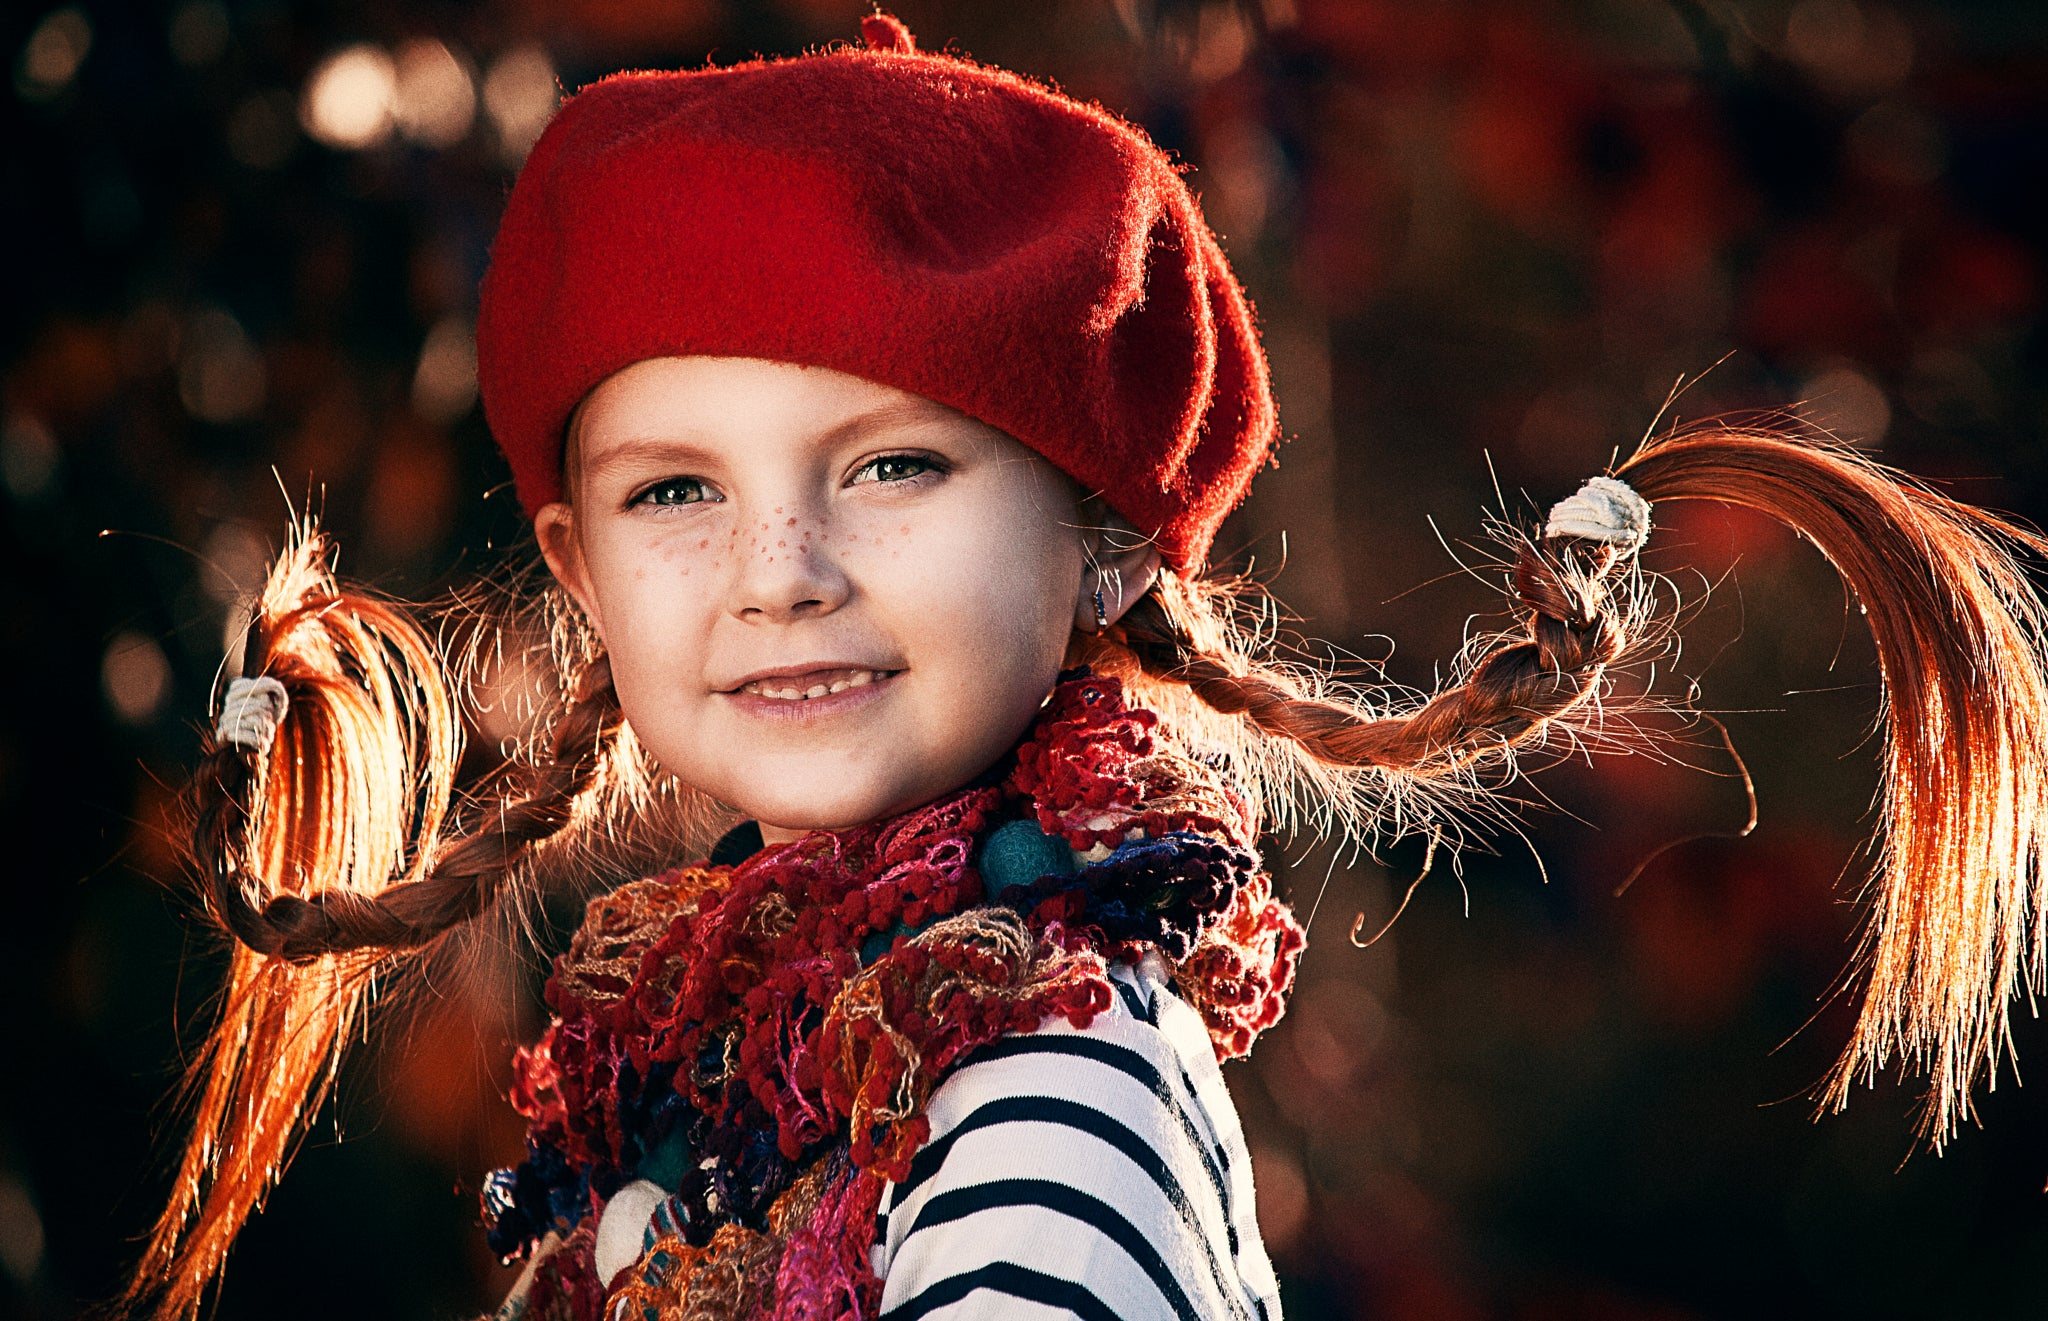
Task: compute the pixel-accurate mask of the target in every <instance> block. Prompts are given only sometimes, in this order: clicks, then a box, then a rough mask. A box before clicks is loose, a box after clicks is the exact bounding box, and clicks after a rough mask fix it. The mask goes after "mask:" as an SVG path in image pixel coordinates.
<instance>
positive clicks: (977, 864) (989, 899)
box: [484, 670, 1303, 1321]
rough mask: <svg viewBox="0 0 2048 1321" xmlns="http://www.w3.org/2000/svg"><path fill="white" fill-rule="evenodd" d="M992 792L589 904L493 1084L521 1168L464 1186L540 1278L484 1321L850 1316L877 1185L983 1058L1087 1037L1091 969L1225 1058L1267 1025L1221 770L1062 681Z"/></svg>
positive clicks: (871, 1307) (865, 1296)
mask: <svg viewBox="0 0 2048 1321" xmlns="http://www.w3.org/2000/svg"><path fill="white" fill-rule="evenodd" d="M996 770H997V773H996V774H995V775H993V776H992V777H989V780H988V781H987V782H982V783H977V784H975V785H970V786H968V787H966V788H963V789H960V790H958V791H956V792H954V793H952V794H949V795H946V796H944V797H942V798H939V799H936V800H934V801H933V802H931V803H929V804H926V805H925V806H923V807H921V808H918V809H916V810H914V811H912V812H909V813H906V814H904V815H903V816H901V817H897V818H892V819H890V820H887V821H881V822H874V823H870V824H868V825H865V826H860V827H855V828H851V829H847V830H842V831H813V832H811V833H810V834H808V835H805V836H803V837H801V838H799V839H797V840H793V841H790V842H788V843H785V844H780V845H775V846H771V847H767V848H764V849H762V850H761V851H759V852H758V853H756V854H754V855H753V856H752V857H750V858H748V859H746V860H745V861H744V862H741V863H739V864H738V865H730V864H713V863H709V862H706V863H701V864H696V865H692V866H687V867H680V868H676V869H673V870H671V871H669V872H667V873H664V874H662V875H660V876H655V877H650V878H648V879H646V880H643V881H636V882H633V883H630V884H628V885H626V886H622V887H621V888H619V889H618V890H615V891H613V892H611V893H610V894H607V895H604V896H601V897H600V898H598V899H597V900H595V901H593V902H592V904H591V906H590V909H589V911H588V913H587V914H586V916H585V919H584V922H583V925H582V927H581V928H580V929H579V930H578V932H577V933H576V936H575V938H574V939H573V940H572V942H571V944H570V948H569V950H568V952H567V953H565V954H564V955H563V957H562V958H561V959H559V960H558V961H557V962H556V965H555V970H554V975H553V976H552V977H551V978H550V979H549V982H548V987H547V998H548V1003H549V1005H550V1007H551V1008H552V1009H553V1011H554V1015H553V1019H552V1021H551V1023H550V1025H549V1027H548V1030H547V1032H546V1034H545V1035H544V1036H543V1037H542V1039H541V1040H540V1042H538V1043H537V1044H536V1045H534V1046H533V1047H530V1048H527V1049H523V1050H521V1051H520V1052H519V1054H518V1056H517V1058H516V1061H515V1067H514V1073H515V1079H516V1080H515V1083H514V1087H513V1102H514V1105H515V1106H516V1107H517V1109H518V1110H519V1111H520V1113H521V1114H523V1115H525V1116H526V1117H527V1119H528V1121H529V1129H528V1143H527V1158H526V1160H525V1161H524V1162H522V1163H521V1164H520V1165H518V1166H516V1167H512V1168H510V1169H506V1170H501V1171H497V1172H495V1173H494V1174H493V1175H492V1176H491V1177H490V1179H489V1180H487V1182H486V1187H485V1196H484V1204H485V1215H486V1219H487V1220H488V1221H489V1222H490V1224H491V1232H490V1239H491V1243H492V1246H493V1247H494V1248H495V1249H496V1250H497V1251H498V1252H500V1253H501V1254H503V1255H504V1256H505V1257H506V1258H508V1259H510V1258H516V1257H521V1256H528V1255H531V1256H533V1257H534V1258H535V1262H536V1268H535V1270H534V1271H533V1272H532V1273H531V1276H530V1279H529V1282H528V1283H527V1284H526V1285H524V1286H523V1290H524V1291H523V1293H522V1294H521V1295H520V1296H518V1297H516V1298H514V1299H512V1300H508V1309H507V1310H505V1311H502V1312H501V1313H500V1315H504V1316H519V1317H522V1318H524V1321H595V1318H597V1317H599V1316H604V1317H614V1318H616V1317H625V1318H631V1321H643V1319H644V1321H666V1319H667V1318H671V1317H685V1316H687V1317H696V1316H707V1317H708V1316H719V1317H776V1318H788V1319H792V1321H793V1319H794V1318H798V1317H806V1318H809V1317H816V1318H825V1317H831V1318H839V1319H842V1321H852V1319H854V1318H861V1317H870V1316H873V1315H874V1314H875V1310H876V1305H877V1303H878V1301H879V1299H880V1297H881V1291H882V1282H881V1281H880V1280H879V1279H878V1278H876V1277H875V1276H874V1274H873V1273H872V1270H871V1268H870V1266H869V1264H868V1263H869V1262H870V1260H871V1249H872V1247H873V1244H874V1242H875V1235H876V1232H877V1229H878V1224H877V1219H876V1213H877V1208H878V1206H879V1205H880V1203H881V1199H882V1195H883V1190H884V1184H885V1182H889V1181H897V1182H900V1181H902V1180H903V1179H904V1178H905V1177H906V1176H907V1174H908V1172H909V1170H910V1167H911V1161H912V1158H913V1156H914V1155H915V1154H916V1153H917V1151H918V1149H919V1147H920V1145H921V1144H922V1143H924V1142H925V1141H926V1139H927V1138H928V1137H929V1136H930V1132H931V1128H930V1121H929V1119H928V1118H927V1117H926V1116H925V1114H924V1106H925V1103H926V1101H927V1100H928V1099H929V1098H930V1096H931V1094H932V1092H933V1090H934V1088H935V1087H936V1086H937V1085H938V1083H939V1082H940V1081H941V1079H942V1078H943V1077H944V1076H945V1075H946V1074H947V1073H948V1071H949V1070H950V1069H952V1068H953V1067H955V1066H956V1065H958V1064H959V1063H960V1062H961V1061H962V1060H964V1059H966V1058H968V1057H969V1056H970V1055H971V1054H972V1053H973V1052H974V1051H976V1050H977V1049H979V1048H981V1047H984V1046H987V1045H989V1044H990V1043H992V1042H995V1041H996V1040H997V1039H998V1038H1000V1037H1002V1036H1004V1035H1005V1034H1011V1033H1030V1032H1032V1031H1034V1030H1036V1029H1038V1028H1039V1027H1040V1026H1041V1025H1043V1024H1044V1023H1046V1022H1048V1021H1052V1020H1056V1019H1064V1020H1066V1021H1067V1022H1069V1023H1071V1024H1073V1025H1074V1026H1075V1027H1077V1028H1085V1027H1086V1026H1087V1025H1088V1023H1089V1021H1090V1020H1091V1019H1092V1018H1093V1016H1094V1015H1096V1014H1098V1013H1101V1012H1103V1011H1104V1010H1106V1009H1107V1008H1108V1006H1109V1004H1110V1002H1111V999H1112V997H1113V994H1114V992H1113V989H1112V982H1111V978H1110V968H1111V967H1112V966H1113V965H1117V964H1125V965H1131V966H1136V965H1138V964H1140V963H1143V962H1144V961H1145V960H1147V959H1148V958H1153V957H1156V958H1158V959H1159V960H1161V961H1162V964H1161V966H1163V967H1164V968H1165V969H1166V970H1167V972H1168V974H1169V975H1170V976H1171V978H1172V980H1173V984H1174V987H1175V989H1176V990H1177V992H1178V994H1179V995H1180V997H1181V998H1182V999H1183V1000H1185V1001H1186V1003H1187V1004H1188V1005H1190V1006H1192V1007H1193V1009H1194V1011H1195V1012H1197V1013H1198V1014H1199V1016H1200V1018H1201V1021H1202V1023H1203V1025H1205V1026H1206V1028H1207V1030H1208V1036H1209V1039H1210V1044H1211V1045H1212V1046H1213V1048H1214V1051H1215V1054H1216V1056H1217V1058H1219V1059H1230V1058H1234V1057H1236V1056H1240V1055H1243V1054H1245V1053H1247V1052H1248V1051H1249V1050H1250V1049H1251V1047H1252V1043H1253V1041H1254V1040H1255V1039H1256V1037H1257V1036H1258V1035H1259V1034H1260V1033H1261V1032H1263V1031H1264V1030H1265V1029H1266V1028H1268V1027H1270V1026H1271V1025H1272V1024H1273V1023H1274V1022H1276V1021H1278V1019H1279V1018H1280V1016H1281V1014H1282V1013H1283V1012H1284V1009H1285V1005H1286V999H1287V994H1288V992H1289V990H1290V988H1291V986H1292V983H1293V980H1294V971H1295V966H1296V962H1297V960H1298V958H1299V956H1300V953H1301V950H1302V945H1303V936H1302V931H1301V928H1300V926H1299V925H1298V924H1297V923H1296V922H1295V920H1294V917H1293V915H1292V913H1291V912H1290V911H1289V910H1288V908H1287V905H1286V904H1285V903H1283V902H1282V901H1281V900H1280V899H1279V898H1278V897H1277V896H1276V895H1275V894H1274V892H1273V888H1272V882H1271V878H1270V877H1269V876H1268V875H1267V874H1266V872H1265V871H1264V869H1263V867H1262V866H1261V864H1260V861H1259V858H1258V855H1257V853H1256V852H1255V850H1254V838H1253V837H1254V834H1255V830H1254V825H1253V822H1252V820H1251V818H1250V815H1249V813H1248V811H1247V808H1246V806H1245V803H1244V800H1243V797H1242V795H1241V794H1239V793H1237V792H1236V790H1235V789H1234V788H1233V787H1232V786H1231V785H1230V784H1229V782H1228V781H1227V780H1226V779H1225V778H1224V777H1223V776H1222V774H1221V772H1220V771H1218V770H1217V769H1216V768H1215V766H1213V765H1212V764H1211V763H1210V762H1208V761H1207V760H1205V759H1203V758H1201V757H1200V756H1198V755H1197V754H1195V753H1194V752H1193V751H1192V750H1191V749H1189V748H1188V747H1186V746H1185V745H1184V744H1182V743H1181V741H1180V740H1179V739H1178V738H1177V737H1176V736H1175V735H1174V733H1173V731H1172V730H1171V729H1170V728H1169V727H1167V726H1165V725H1164V724H1162V722H1161V721H1160V720H1159V718H1158V716H1157V715H1156V714H1155V713H1153V712H1151V711H1149V710H1146V709H1144V708H1142V707H1131V706H1129V705H1127V704H1126V703H1125V701H1124V698H1123V693H1122V688H1121V685H1120V684H1119V683H1118V682H1117V681H1116V680H1115V679H1113V678H1107V677H1098V676H1095V675H1093V674H1091V673H1089V672H1087V671H1086V670H1080V671H1074V672H1070V673H1069V674H1068V675H1065V676H1063V677H1062V680H1061V682H1060V684H1059V685H1058V687H1057V688H1056V689H1055V691H1054V693H1053V695H1052V697H1051V699H1050V700H1049V701H1048V703H1047V704H1046V708H1045V710H1044V711H1043V712H1042V713H1041V715H1040V717H1039V719H1038V721H1037V723H1036V724H1035V725H1034V726H1033V728H1032V730H1031V731H1029V732H1028V733H1027V735H1026V736H1025V738H1024V739H1023V740H1022V741H1020V743H1019V744H1018V746H1017V747H1016V748H1014V749H1013V750H1012V752H1011V753H1010V754H1009V756H1008V757H1007V758H1006V761H1005V763H1004V764H1003V765H1001V766H999V767H998V768H996ZM1020 832H1028V833H1031V834H1034V835H1035V836H1038V837H1042V838H1043V839H1044V840H1045V841H1047V842H1049V843H1051V844H1053V845H1055V846H1056V847H1057V854H1056V855H1055V854H1054V853H1053V852H1051V851H1044V850H1034V849H1031V848H1024V847H1018V846H1016V844H1015V838H1016V836H1017V835H1018V834H1019V833H1020ZM998 838H1004V839H1007V840H1010V841H1011V842H1010V843H1008V844H1003V845H998V846H996V847H994V848H991V844H992V843H994V842H995V841H996V840H997V839H998ZM1034 859H1041V860H1038V861H1034ZM875 937H880V938H881V942H880V944H879V945H876V944H874V943H873V941H874V938H875ZM640 1181H645V1182H650V1183H653V1184H656V1185H658V1187H659V1189H660V1191H661V1192H662V1194H663V1195H664V1196H663V1198H662V1199H661V1200H660V1202H659V1205H658V1207H657V1209H656V1211H655V1214H654V1216H653V1218H652V1223H651V1225H650V1227H649V1229H648V1231H647V1236H646V1240H645V1251H644V1253H643V1255H642V1257H641V1259H640V1260H639V1261H638V1262H636V1263H635V1264H634V1265H633V1266H631V1267H629V1268H627V1269H626V1270H624V1271H622V1272H620V1273H619V1275H618V1276H617V1278H615V1279H604V1278H600V1275H599V1272H598V1271H597V1269H596V1265H595V1262H596V1259H597V1258H596V1245H597V1232H596V1229H595V1227H594V1226H595V1224H596V1222H597V1221H598V1220H599V1219H600V1218H601V1217H602V1215H603V1213H604V1212H605V1210H606V1208H607V1206H608V1203H609V1202H610V1200H611V1199H612V1198H613V1197H615V1196H617V1195H618V1194H619V1193H620V1191H621V1190H622V1189H627V1188H629V1187H631V1186H632V1185H634V1184H635V1183H636V1182H640ZM644 1191H645V1190H641V1189H635V1192H634V1195H635V1196H639V1195H641V1194H642V1193H643V1192H644Z"/></svg>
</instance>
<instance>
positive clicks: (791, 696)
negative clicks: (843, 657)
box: [740, 670, 895, 702]
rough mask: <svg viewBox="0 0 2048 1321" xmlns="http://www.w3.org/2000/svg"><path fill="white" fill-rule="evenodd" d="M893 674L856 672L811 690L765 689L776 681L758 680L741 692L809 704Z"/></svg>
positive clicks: (815, 685)
mask: <svg viewBox="0 0 2048 1321" xmlns="http://www.w3.org/2000/svg"><path fill="white" fill-rule="evenodd" d="M893 673H895V671H893V670H856V671H854V672H853V674H852V675H850V676H848V677H847V678H844V679H835V680H833V681H832V682H831V683H829V684H827V683H818V684H812V685H811V686H810V688H809V689H802V688H796V687H785V688H768V687H764V686H763V684H764V683H773V682H775V681H774V680H772V679H770V680H756V681H755V682H753V683H750V684H746V685H745V686H743V687H742V688H741V690H740V691H742V692H748V693H752V694H754V695H755V696H757V697H773V698H776V699H779V700H781V701H785V702H808V701H810V700H811V699H812V698H814V697H826V696H829V695H831V694H833V693H843V692H845V691H846V690H847V689H849V688H860V687H863V686H865V685H867V684H871V683H877V682H879V681H880V680H882V679H884V678H886V677H888V676H889V675H890V674H893Z"/></svg>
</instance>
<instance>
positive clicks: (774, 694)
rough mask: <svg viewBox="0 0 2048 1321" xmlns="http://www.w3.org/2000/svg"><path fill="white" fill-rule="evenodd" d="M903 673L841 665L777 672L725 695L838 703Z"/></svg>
mask: <svg viewBox="0 0 2048 1321" xmlns="http://www.w3.org/2000/svg"><path fill="white" fill-rule="evenodd" d="M901 673H903V671H901V670H866V669H852V668H839V669H826V670H809V671H805V672H804V673H801V674H775V675H769V676H767V677H765V678H760V679H752V680H749V681H748V682H746V683H743V684H741V685H740V686H739V687H737V688H729V689H726V690H725V695H726V696H728V697H732V698H737V699H744V700H745V701H746V702H747V703H748V704H749V705H751V704H753V703H756V702H759V703H770V704H775V705H781V706H809V705H812V704H814V703H820V702H831V703H836V702H837V699H842V698H844V697H845V696H846V695H847V694H853V695H854V696H855V697H860V696H865V695H867V693H866V691H865V690H872V689H876V688H879V687H881V686H883V685H886V684H887V683H888V682H889V681H890V680H891V679H894V678H895V677H896V676H897V675H899V674H901Z"/></svg>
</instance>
